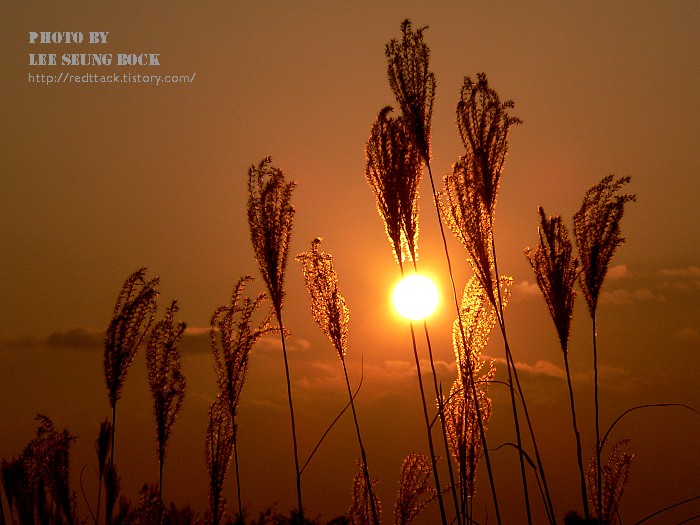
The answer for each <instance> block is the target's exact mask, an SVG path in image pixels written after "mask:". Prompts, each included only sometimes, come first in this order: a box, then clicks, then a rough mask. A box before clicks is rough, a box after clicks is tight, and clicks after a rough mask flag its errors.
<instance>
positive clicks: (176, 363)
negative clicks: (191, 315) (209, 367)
mask: <svg viewBox="0 0 700 525" xmlns="http://www.w3.org/2000/svg"><path fill="white" fill-rule="evenodd" d="M178 309H179V308H178V306H177V301H173V302H172V303H170V306H169V307H168V308H167V309H166V311H165V314H164V315H163V318H162V319H161V320H159V321H158V322H157V323H156V324H155V325H153V329H152V330H151V336H150V339H149V341H148V346H147V347H146V369H147V371H148V383H149V386H150V387H151V394H152V395H153V408H154V412H155V418H156V443H157V452H158V460H159V462H160V464H161V465H162V464H163V461H164V459H165V448H166V444H167V442H168V438H169V437H170V432H171V431H172V428H173V425H174V424H175V418H176V416H177V414H178V413H179V412H180V408H182V403H183V401H184V399H185V376H184V375H182V367H181V365H180V352H179V351H178V348H177V347H178V344H179V343H180V340H181V339H182V336H183V334H184V333H185V329H186V328H187V325H186V323H184V322H180V323H177V324H176V323H175V314H176V313H177V311H178Z"/></svg>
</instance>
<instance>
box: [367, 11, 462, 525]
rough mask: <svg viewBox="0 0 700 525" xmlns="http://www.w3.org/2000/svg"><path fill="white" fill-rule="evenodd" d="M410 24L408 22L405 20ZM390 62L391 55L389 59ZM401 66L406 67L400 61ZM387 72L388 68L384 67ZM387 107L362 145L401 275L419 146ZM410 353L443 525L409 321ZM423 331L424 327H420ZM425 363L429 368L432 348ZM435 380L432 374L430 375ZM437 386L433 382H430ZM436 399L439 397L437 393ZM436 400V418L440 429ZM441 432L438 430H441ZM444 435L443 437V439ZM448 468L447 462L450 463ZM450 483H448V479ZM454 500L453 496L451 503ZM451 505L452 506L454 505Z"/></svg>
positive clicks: (411, 224) (414, 206)
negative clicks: (428, 361)
mask: <svg viewBox="0 0 700 525" xmlns="http://www.w3.org/2000/svg"><path fill="white" fill-rule="evenodd" d="M408 28H409V29H410V24H409V25H408ZM390 62H391V58H390ZM404 67H407V66H406V65H405V64H404ZM390 71H391V68H390ZM390 110H391V108H388V107H386V108H384V109H383V110H382V111H381V112H380V113H379V116H378V117H377V120H376V121H375V123H374V124H373V126H372V130H371V132H370V137H369V139H368V141H367V146H366V148H365V153H366V158H367V163H366V166H365V175H366V178H367V182H368V183H369V185H370V187H371V188H372V191H373V192H374V195H375V197H376V199H377V210H378V211H379V215H380V217H381V218H382V219H383V221H384V226H385V229H386V233H387V236H388V238H389V242H390V243H391V246H392V249H393V252H394V257H395V259H396V262H397V263H398V265H399V270H400V272H401V276H402V277H403V276H404V262H405V261H406V260H410V261H412V262H413V265H414V269H415V268H416V255H417V249H416V240H417V235H418V203H417V199H418V186H419V184H420V178H421V170H422V163H421V157H420V155H419V150H418V148H417V147H416V145H415V142H414V139H413V138H412V136H411V132H410V130H409V129H408V126H407V125H406V122H407V120H406V118H396V117H388V114H389V112H390ZM410 329H411V341H412V344H413V356H414V359H415V362H416V373H417V376H418V387H419V389H420V395H421V402H422V404H423V418H424V422H425V427H426V432H427V437H428V448H429V451H430V456H431V461H432V465H433V476H434V478H435V486H436V487H437V489H438V503H439V506H440V515H441V518H442V522H443V524H446V523H447V517H446V515H445V508H444V503H443V500H442V494H441V491H440V479H439V475H438V471H437V464H436V461H437V460H436V455H435V447H434V444H433V437H432V427H431V424H430V418H429V416H428V407H427V403H426V400H425V389H424V387H423V378H422V373H421V367H420V360H419V358H418V349H417V346H416V340H415V332H414V327H413V322H411V323H410ZM426 335H427V328H426ZM430 358H431V366H432V367H433V370H434V365H433V361H432V352H431V355H430ZM434 379H435V381H434V382H435V384H436V385H437V379H436V378H435V376H434ZM436 389H437V386H436ZM436 395H437V394H436ZM439 399H440V398H439ZM441 405H442V400H441V399H440V421H441V424H442V425H443V429H444V417H443V413H442V406H441ZM443 436H444V431H443ZM445 439H446V438H445ZM450 468H451V465H450ZM453 485H454V484H453ZM456 504H457V500H456V495H455V506H456ZM455 510H456V509H455Z"/></svg>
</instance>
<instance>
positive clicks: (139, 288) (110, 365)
mask: <svg viewBox="0 0 700 525" xmlns="http://www.w3.org/2000/svg"><path fill="white" fill-rule="evenodd" d="M157 296H158V278H157V277H156V278H154V279H151V280H150V281H147V280H146V268H141V269H139V270H137V271H135V272H134V273H133V274H131V275H130V276H129V278H128V279H127V280H126V282H125V283H124V286H122V290H121V292H120V293H119V296H118V297H117V302H116V304H115V305H114V315H113V317H112V321H111V323H110V324H109V327H108V328H107V335H106V336H105V352H104V372H105V381H106V383H107V395H108V399H109V404H110V406H111V407H112V447H111V448H112V450H111V456H110V462H111V463H114V437H115V433H116V420H117V401H119V398H120V397H121V392H122V387H123V386H124V380H125V379H126V374H127V372H128V371H129V367H130V366H131V363H132V362H133V360H134V356H135V355H136V352H137V351H138V349H139V347H140V346H141V343H142V342H143V340H144V338H145V337H146V334H147V333H148V329H149V328H150V325H151V323H152V322H153V317H154V315H155V311H156V308H157V304H156V298H157Z"/></svg>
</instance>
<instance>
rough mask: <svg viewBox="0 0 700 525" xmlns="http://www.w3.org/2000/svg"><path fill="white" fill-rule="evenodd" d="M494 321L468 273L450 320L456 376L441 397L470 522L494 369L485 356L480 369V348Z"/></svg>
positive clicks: (463, 505) (483, 295) (464, 513)
mask: <svg viewBox="0 0 700 525" xmlns="http://www.w3.org/2000/svg"><path fill="white" fill-rule="evenodd" d="M502 280H503V279H502ZM504 286H506V285H505V283H504ZM495 325H496V312H495V310H494V308H493V307H492V305H491V304H490V303H489V300H488V298H487V297H486V292H485V291H484V289H483V287H482V286H481V285H480V284H479V281H478V278H477V277H476V276H472V277H471V279H470V280H469V282H468V283H467V285H466V286H465V288H464V294H463V295H462V304H461V307H460V318H459V319H456V320H455V321H454V323H453V328H452V346H453V348H454V352H455V359H456V362H457V379H456V380H455V382H454V384H453V386H452V388H451V390H450V393H449V396H448V397H447V398H446V399H445V403H444V404H445V421H446V423H447V435H448V438H449V442H450V446H451V449H452V456H453V457H454V459H455V461H456V463H457V466H458V469H459V487H460V500H461V505H460V511H461V513H462V517H463V519H464V521H465V523H471V522H472V509H471V503H472V502H473V498H474V480H475V476H476V469H477V466H478V462H479V460H480V458H481V454H482V453H483V441H482V439H481V433H482V431H485V429H486V425H487V423H488V421H489V419H490V417H491V399H490V398H489V397H488V396H487V388H488V384H489V382H490V381H492V380H493V377H494V374H495V372H496V369H495V367H494V366H493V361H490V362H489V363H488V369H487V370H486V371H484V370H483V368H484V365H485V364H486V363H485V362H484V361H483V360H482V358H481V352H482V350H483V348H484V347H485V346H486V343H487V342H488V338H489V334H490V333H491V331H492V329H493V327H494V326H495Z"/></svg>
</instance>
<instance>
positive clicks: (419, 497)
mask: <svg viewBox="0 0 700 525" xmlns="http://www.w3.org/2000/svg"><path fill="white" fill-rule="evenodd" d="M431 475H432V464H431V462H430V460H429V459H428V458H427V456H424V455H423V454H409V455H408V456H406V457H405V458H404V459H403V462H402V463H401V476H400V478H399V493H398V498H397V500H396V505H395V507H394V524H395V525H410V524H411V523H413V520H415V519H416V517H417V516H418V514H420V513H421V511H422V510H423V509H424V508H425V506H426V505H428V503H430V502H431V501H433V500H434V499H435V498H436V496H437V493H436V491H435V488H433V487H431V486H430V483H429V482H428V480H429V479H430V477H431Z"/></svg>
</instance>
